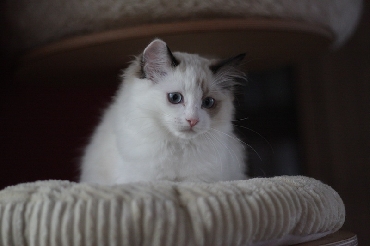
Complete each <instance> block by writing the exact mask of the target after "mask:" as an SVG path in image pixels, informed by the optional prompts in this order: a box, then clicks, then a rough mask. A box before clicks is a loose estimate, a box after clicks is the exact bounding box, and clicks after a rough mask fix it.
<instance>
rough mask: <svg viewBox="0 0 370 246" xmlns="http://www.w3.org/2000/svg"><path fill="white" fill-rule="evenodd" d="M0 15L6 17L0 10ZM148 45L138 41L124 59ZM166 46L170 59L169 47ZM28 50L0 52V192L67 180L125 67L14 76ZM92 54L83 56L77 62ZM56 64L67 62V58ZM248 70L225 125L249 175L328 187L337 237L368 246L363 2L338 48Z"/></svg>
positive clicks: (368, 21)
mask: <svg viewBox="0 0 370 246" xmlns="http://www.w3.org/2000/svg"><path fill="white" fill-rule="evenodd" d="M1 11H2V12H3V13H5V12H6V11H7V9H6V6H5V5H4V6H2V9H1ZM0 18H1V28H2V31H1V34H2V35H11V34H12V29H11V26H9V25H7V21H8V20H7V19H5V18H4V16H3V17H0ZM152 38H154V37H150V35H149V36H148V37H147V38H146V39H145V40H143V41H140V42H139V44H140V45H139V44H138V46H137V47H135V48H133V51H132V52H133V53H132V54H138V52H140V51H141V49H142V48H144V47H145V46H142V45H141V44H144V43H145V42H147V40H150V39H152ZM170 40H171V39H170ZM144 41H145V42H144ZM165 41H166V40H165ZM168 44H169V46H170V47H171V48H172V50H173V51H175V50H177V49H176V43H175V44H174V47H175V48H173V47H172V46H171V42H170V41H169V42H168ZM231 45H232V43H231ZM139 46H140V47H141V48H140V49H139ZM54 48H55V47H54ZM126 48H127V47H126ZM215 48H216V47H215ZM49 49H50V50H52V49H53V47H51V48H50V47H49ZM30 50H31V49H28V50H26V49H24V50H18V51H17V52H10V51H9V47H8V46H7V45H6V43H5V42H4V43H2V46H1V74H0V76H1V77H0V82H1V85H0V96H1V98H0V102H1V103H0V110H1V111H0V150H1V152H0V165H1V171H0V189H2V188H4V187H6V186H9V185H16V184H18V183H22V182H32V181H36V180H48V179H61V180H72V181H77V180H78V176H79V159H80V156H81V153H82V150H83V148H84V146H85V144H86V143H87V141H88V139H89V136H90V135H91V133H92V131H93V129H94V127H95V126H96V125H97V123H98V122H99V118H100V115H101V113H102V111H103V110H104V108H105V107H106V106H107V105H108V104H109V103H110V101H111V99H112V96H114V94H115V91H116V89H117V87H118V85H119V82H120V81H119V79H118V75H119V73H120V70H121V69H123V68H124V67H126V66H127V62H122V63H121V64H120V65H119V66H117V67H114V69H113V70H112V71H110V72H109V74H108V75H107V76H106V77H105V76H102V77H103V78H97V77H96V76H95V75H94V73H93V71H92V72H91V73H89V75H86V74H85V75H86V76H85V77H82V75H81V74H79V73H78V74H70V75H68V76H66V77H63V79H61V77H60V75H65V74H66V73H68V72H69V70H68V69H66V70H65V71H64V70H63V69H64V68H63V67H62V66H60V65H59V64H58V66H53V65H52V64H48V63H49V61H47V62H46V65H45V64H44V65H43V66H44V69H45V70H40V69H39V70H32V69H33V67H32V66H33V65H32V64H31V65H30V67H31V69H30V70H27V72H24V71H26V69H25V68H24V67H25V65H24V64H26V63H27V61H29V60H32V59H31V58H32V56H33V57H35V56H36V55H35V53H33V54H32V55H31V56H29V55H28V56H27V54H28V53H29V52H30ZM182 51H188V50H186V49H182ZM190 51H191V49H190ZM101 52H104V50H102V51H101ZM36 53H37V52H36ZM25 54H26V56H24V55H25ZM72 54H74V53H73V52H72ZM79 55H81V53H79ZM96 55H97V56H98V55H99V54H98V53H93V54H91V53H90V54H89V55H88V56H87V57H88V58H86V62H88V60H89V59H92V57H94V56H96ZM117 55H120V53H117ZM230 55H234V54H230ZM24 57H25V58H24ZM30 57H31V58H30ZM71 57H72V58H71ZM20 61H21V62H20ZM77 61H80V63H81V59H80V60H78V59H77ZM82 61H84V60H83V59H82ZM64 62H65V63H63V64H64V65H65V64H68V65H69V66H73V65H74V63H77V62H76V60H74V59H73V55H72V56H69V57H68V59H66V60H65V61H64ZM82 63H83V62H82ZM86 64H87V63H86ZM249 64H250V63H248V62H246V64H245V69H246V70H247V71H248V83H247V84H246V85H245V86H243V87H242V88H240V90H239V91H238V94H237V98H236V101H235V105H236V108H237V114H236V120H235V122H234V125H235V131H236V133H237V134H238V135H239V136H240V137H241V138H242V139H243V141H245V142H246V143H247V144H248V145H249V147H248V149H249V150H248V151H249V174H250V176H251V177H271V176H276V175H307V176H311V177H314V178H316V179H319V180H321V181H323V182H324V183H326V184H329V185H330V186H332V187H333V188H334V189H335V190H336V191H338V193H339V194H340V196H341V197H342V199H343V200H344V203H345V205H346V213H347V217H346V223H345V225H344V228H345V229H347V230H350V231H352V232H354V233H356V234H358V235H359V242H360V245H368V244H369V245H370V236H369V233H368V231H369V230H370V222H369V221H370V210H369V208H370V1H368V0H367V1H365V2H364V6H363V13H362V17H361V20H360V22H359V25H358V27H357V29H356V31H355V32H354V34H353V36H352V37H351V38H350V39H349V40H348V41H347V42H346V43H345V44H344V45H343V46H342V47H340V48H339V49H336V50H334V49H331V48H328V49H325V50H322V49H321V50H320V53H319V54H315V55H312V56H311V55H307V56H304V57H300V59H299V60H294V61H290V62H284V63H281V64H275V65H273V66H268V67H264V68H263V67H262V68H261V67H260V66H256V67H255V68H254V67H252V66H251V67H249ZM49 65H50V69H51V70H48V69H49ZM79 65H80V66H81V64H79ZM82 65H83V64H82ZM22 66H23V67H22ZM98 66H99V67H109V66H110V63H109V61H99V62H98ZM55 67H58V68H59V69H60V70H58V71H59V74H58V73H53V71H54V70H53V69H55ZM66 67H67V66H66ZM22 69H23V70H22ZM84 69H86V70H87V71H89V70H91V68H90V67H89V66H87V65H86V67H85V68H84ZM31 70H32V71H33V72H30V71H31ZM50 71H52V72H50ZM25 74H26V75H27V76H25ZM66 78H67V79H66ZM50 80H52V82H51V81H50ZM76 81H78V82H77V83H76ZM99 81H100V82H99ZM101 81H104V82H103V83H102V82H101Z"/></svg>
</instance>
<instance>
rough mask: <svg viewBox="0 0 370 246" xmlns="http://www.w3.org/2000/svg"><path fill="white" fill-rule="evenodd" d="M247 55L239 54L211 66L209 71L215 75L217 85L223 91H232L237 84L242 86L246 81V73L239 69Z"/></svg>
mask: <svg viewBox="0 0 370 246" xmlns="http://www.w3.org/2000/svg"><path fill="white" fill-rule="evenodd" d="M245 55H246V54H245V53H243V54H239V55H237V56H234V57H231V58H229V59H226V60H221V61H218V62H216V63H214V64H212V65H211V66H209V69H210V70H211V71H212V72H213V74H214V75H215V79H216V82H215V83H216V84H218V85H220V86H221V87H222V88H223V89H227V90H231V89H232V88H233V87H234V86H235V85H236V84H242V83H243V82H244V81H246V80H247V79H246V75H245V73H243V72H242V71H241V70H239V69H238V67H239V65H240V64H241V62H242V61H243V59H244V57H245Z"/></svg>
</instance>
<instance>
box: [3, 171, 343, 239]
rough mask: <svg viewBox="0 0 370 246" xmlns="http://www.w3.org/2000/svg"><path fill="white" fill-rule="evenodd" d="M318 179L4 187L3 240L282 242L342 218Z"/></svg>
mask: <svg viewBox="0 0 370 246" xmlns="http://www.w3.org/2000/svg"><path fill="white" fill-rule="evenodd" d="M344 220H345V208H344V204H343V202H342V200H341V198H340V197H339V195H338V194H337V192H335V191H334V190H333V189H332V188H331V187H329V186H327V185H325V184H323V183H321V182H320V181H317V180H315V179H312V178H307V177H302V176H291V177H288V176H283V177H275V178H255V179H250V180H243V181H232V182H217V183H210V184H207V183H174V182H164V181H163V182H162V181H160V182H151V183H131V184H122V185H115V186H99V185H91V184H84V183H73V182H69V181H57V180H55V181H38V182H34V183H24V184H19V185H16V186H11V187H7V188H5V189H4V190H2V191H0V245H4V246H5V245H6V246H11V245H17V246H18V245H40V246H42V245H50V246H52V245H283V244H286V243H297V242H303V241H307V240H312V239H316V238H319V237H322V236H324V235H326V234H329V233H332V232H335V231H337V230H338V229H339V228H340V227H341V226H342V225H343V223H344Z"/></svg>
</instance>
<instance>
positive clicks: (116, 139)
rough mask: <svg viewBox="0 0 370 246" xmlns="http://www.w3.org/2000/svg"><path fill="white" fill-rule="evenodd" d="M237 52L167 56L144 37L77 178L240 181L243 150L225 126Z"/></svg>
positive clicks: (236, 78) (237, 77)
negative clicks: (217, 56) (220, 56)
mask: <svg viewBox="0 0 370 246" xmlns="http://www.w3.org/2000/svg"><path fill="white" fill-rule="evenodd" d="M243 58H244V54H242V55H239V56H236V57H234V58H231V59H228V60H224V61H213V60H208V59H205V58H202V57H199V56H198V55H192V54H187V53H179V52H175V53H173V54H172V53H171V51H170V49H169V48H168V47H167V45H166V43H165V42H163V41H162V40H159V39H156V40H154V41H153V42H151V43H150V44H149V45H148V47H146V49H145V50H144V52H143V54H142V55H141V56H140V57H138V58H137V59H136V60H135V61H134V62H133V63H132V64H131V65H130V66H129V67H128V68H127V70H126V71H125V73H124V76H123V83H122V85H121V87H120V88H119V90H118V93H117V95H116V97H115V99H114V101H113V103H112V104H111V105H110V107H109V108H108V109H107V110H106V112H105V114H104V116H103V119H102V121H101V123H100V124H99V126H98V127H97V129H96V130H95V133H94V135H93V137H92V139H91V142H90V143H89V144H88V146H87V148H86V150H85V154H84V156H83V159H82V170H81V171H82V173H81V182H89V183H100V184H118V183H126V182H134V181H154V180H170V181H204V182H214V181H221V180H236V179H245V178H246V176H245V174H244V173H245V165H246V164H245V160H246V154H245V149H244V146H243V144H242V143H241V141H240V140H239V139H238V138H237V137H236V136H235V135H234V133H233V125H232V120H233V114H234V106H233V98H234V97H233V89H234V85H235V84H236V83H237V81H240V80H241V79H244V78H245V76H244V73H242V72H240V71H239V70H238V69H237V68H236V66H237V65H238V64H239V63H240V61H241V60H242V59H243Z"/></svg>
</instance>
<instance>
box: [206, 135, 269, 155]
mask: <svg viewBox="0 0 370 246" xmlns="http://www.w3.org/2000/svg"><path fill="white" fill-rule="evenodd" d="M210 129H212V130H214V131H217V132H219V133H221V134H225V135H226V136H228V137H230V138H231V139H234V140H236V141H239V142H241V143H243V144H244V145H246V146H248V147H249V148H250V149H251V150H253V152H254V153H256V155H257V156H258V158H259V159H260V161H261V162H263V160H262V158H261V156H260V155H259V154H258V152H257V151H256V150H255V149H254V148H253V147H252V146H251V145H249V144H247V143H246V142H244V141H242V140H240V139H239V138H237V137H234V136H231V135H229V134H227V133H225V132H222V131H219V130H217V129H215V128H210Z"/></svg>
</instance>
